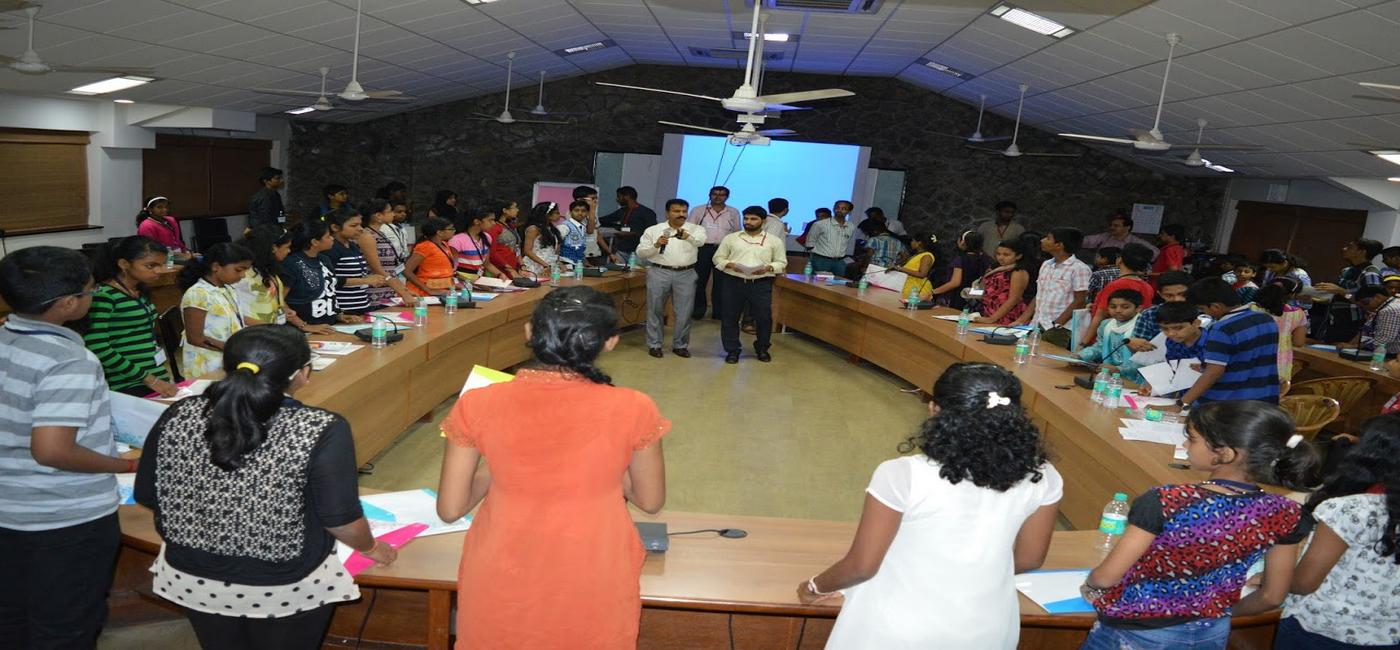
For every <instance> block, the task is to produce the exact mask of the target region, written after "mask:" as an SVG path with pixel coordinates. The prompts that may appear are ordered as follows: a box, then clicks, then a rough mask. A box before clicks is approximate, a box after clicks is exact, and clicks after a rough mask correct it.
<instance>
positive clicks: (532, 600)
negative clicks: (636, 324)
mask: <svg viewBox="0 0 1400 650" xmlns="http://www.w3.org/2000/svg"><path fill="white" fill-rule="evenodd" d="M616 332H617V312H616V310H615V309H614V307H613V303H612V300H611V299H609V298H608V297H607V296H605V295H603V294H602V293H599V292H598V291H596V290H594V289H590V288H587V287H568V288H564V289H556V290H554V291H552V292H550V293H549V294H548V295H547V296H545V298H544V299H543V300H542V301H541V302H540V305H539V307H538V308H536V310H535V313H534V315H533V316H532V318H531V321H530V323H529V324H528V325H526V338H527V339H528V341H529V346H530V347H531V348H532V349H533V350H534V357H535V367H534V368H531V369H526V370H522V371H520V373H519V374H518V375H516V377H515V379H514V380H513V381H510V382H507V383H502V384H495V385H492V386H488V387H485V388H479V389H475V390H471V391H468V392H467V393H466V394H464V395H463V396H462V397H461V398H460V399H458V400H457V404H456V406H454V407H453V409H452V413H451V414H450V415H449V416H448V417H447V420H446V421H444V422H443V431H444V432H445V433H446V434H447V445H446V451H445V453H444V455H443V465H442V478H441V482H440V484H439V489H438V494H439V496H438V515H439V516H440V517H442V519H443V520H444V521H455V520H456V519H457V518H459V517H461V516H462V515H463V514H465V513H466V512H468V511H470V510H471V508H472V507H474V506H475V505H476V504H477V503H478V502H481V501H482V499H483V498H484V499H485V501H484V503H482V506H481V509H480V510H479V511H478V512H477V514H476V518H475V519H474V520H473V522H472V527H471V530H469V531H468V532H467V535H466V541H465V543H464V544H463V547H462V563H461V567H460V570H459V572H458V582H457V648H458V649H459V650H463V649H468V648H471V649H475V648H492V649H495V648H528V649H530V650H548V649H552V648H568V649H571V650H572V649H592V648H618V649H621V648H635V647H636V645H637V627H638V623H639V620H640V617H641V595H640V580H641V571H642V562H643V560H644V559H645V555H646V553H645V551H644V550H643V549H642V545H641V541H640V540H639V539H638V536H637V530H636V528H634V527H633V525H632V518H631V516H630V515H629V514H628V510H627V505H626V503H627V502H629V501H630V502H631V503H632V504H633V505H636V506H637V507H638V508H641V509H642V510H644V511H646V512H649V513H655V512H657V511H658V510H660V509H661V506H662V504H663V503H664V502H665V498H666V488H665V480H666V479H665V466H664V461H663V460H662V454H661V440H660V438H661V436H663V435H665V434H666V432H667V431H668V430H669V429H670V426H671V425H670V422H669V421H667V420H666V419H665V418H663V417H661V414H660V413H659V412H658V411H657V409H656V405H655V404H654V403H653V402H652V400H651V398H649V397H647V396H646V395H645V394H643V393H640V392H638V391H635V390H631V389H627V388H617V387H614V386H612V385H611V380H610V379H609V377H608V376H607V375H605V374H603V373H602V371H600V370H598V369H597V368H596V367H595V366H594V365H593V362H594V360H595V359H596V358H597V356H598V354H599V353H600V352H602V351H604V350H611V349H612V347H613V346H614V345H616V344H617V333H616ZM482 457H484V458H485V459H486V465H488V466H489V467H490V472H489V475H487V474H486V473H485V472H484V471H483V472H480V473H478V472H477V465H478V460H479V459H481V458H482ZM624 499H625V501H624Z"/></svg>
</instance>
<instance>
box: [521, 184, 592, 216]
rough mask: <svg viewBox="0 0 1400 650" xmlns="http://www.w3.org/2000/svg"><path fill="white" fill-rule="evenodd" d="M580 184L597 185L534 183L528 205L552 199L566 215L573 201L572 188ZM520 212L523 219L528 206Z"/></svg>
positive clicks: (527, 212)
mask: <svg viewBox="0 0 1400 650" xmlns="http://www.w3.org/2000/svg"><path fill="white" fill-rule="evenodd" d="M580 185H587V186H589V187H594V188H596V187H597V186H595V185H593V184H592V183H550V182H539V183H535V188H534V191H533V192H531V197H530V199H531V200H530V205H531V207H533V206H534V204H536V203H544V202H545V201H553V202H555V203H557V204H559V212H560V214H564V215H568V214H569V204H570V203H573V202H574V188H575V187H578V186H580ZM522 207H524V206H522ZM520 212H521V218H522V219H523V218H524V215H528V214H529V213H530V208H524V209H522V210H521V211H520Z"/></svg>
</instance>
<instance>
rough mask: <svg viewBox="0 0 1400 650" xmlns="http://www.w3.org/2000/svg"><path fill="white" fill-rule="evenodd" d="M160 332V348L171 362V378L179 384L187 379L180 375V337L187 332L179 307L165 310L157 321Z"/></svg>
mask: <svg viewBox="0 0 1400 650" xmlns="http://www.w3.org/2000/svg"><path fill="white" fill-rule="evenodd" d="M157 329H159V330H160V346H161V347H162V348H165V358H166V359H169V360H170V376H171V377H172V378H173V379H174V380H175V381H176V382H177V383H178V382H181V381H184V380H185V378H184V377H182V376H181V375H180V364H179V362H177V361H176V359H179V358H180V335H181V334H183V333H184V332H185V317H184V316H183V315H181V313H180V307H179V306H178V305H177V306H175V307H171V308H169V309H166V310H165V313H164V314H161V315H160V319H159V320H158V321H157Z"/></svg>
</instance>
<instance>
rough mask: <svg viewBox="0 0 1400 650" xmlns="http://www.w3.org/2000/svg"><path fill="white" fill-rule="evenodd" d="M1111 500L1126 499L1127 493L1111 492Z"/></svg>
mask: <svg viewBox="0 0 1400 650" xmlns="http://www.w3.org/2000/svg"><path fill="white" fill-rule="evenodd" d="M1113 500H1114V501H1127V500H1128V495H1127V494H1124V493H1122V492H1114V493H1113Z"/></svg>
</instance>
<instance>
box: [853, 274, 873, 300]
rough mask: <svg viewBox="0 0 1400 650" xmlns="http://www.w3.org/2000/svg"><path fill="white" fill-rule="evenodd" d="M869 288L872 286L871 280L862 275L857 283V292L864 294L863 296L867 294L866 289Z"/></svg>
mask: <svg viewBox="0 0 1400 650" xmlns="http://www.w3.org/2000/svg"><path fill="white" fill-rule="evenodd" d="M869 288H870V281H869V280H867V279H865V278H864V277H861V279H860V282H857V283H856V293H858V294H860V295H862V296H863V295H865V291H866V289H869Z"/></svg>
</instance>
